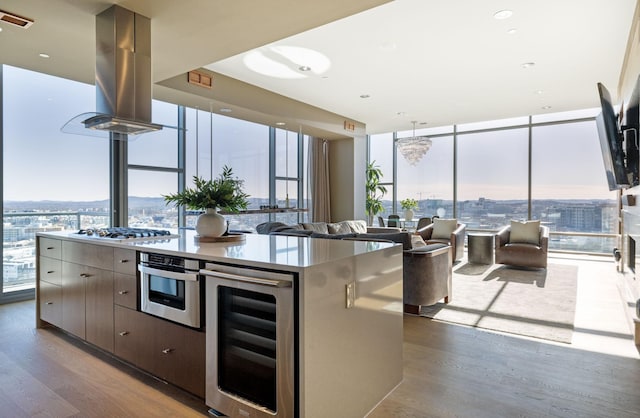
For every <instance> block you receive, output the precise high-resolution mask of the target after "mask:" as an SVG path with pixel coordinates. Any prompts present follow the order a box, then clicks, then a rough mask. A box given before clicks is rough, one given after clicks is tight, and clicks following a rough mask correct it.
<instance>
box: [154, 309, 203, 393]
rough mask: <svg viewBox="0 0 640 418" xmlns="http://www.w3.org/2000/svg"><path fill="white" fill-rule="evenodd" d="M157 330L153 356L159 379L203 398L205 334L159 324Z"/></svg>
mask: <svg viewBox="0 0 640 418" xmlns="http://www.w3.org/2000/svg"><path fill="white" fill-rule="evenodd" d="M160 321H161V322H159V323H158V326H157V328H156V332H157V335H156V345H155V353H154V355H155V356H156V357H157V358H158V363H157V369H156V371H155V373H156V374H157V375H158V377H160V378H162V379H164V380H166V381H167V382H171V383H173V384H174V385H176V386H179V387H181V388H183V389H185V390H186V391H188V392H191V393H193V394H194V395H197V396H200V397H201V398H204V396H205V369H206V365H205V357H206V356H205V352H206V350H205V345H206V342H205V333H204V332H198V331H195V330H192V329H189V328H185V327H183V326H180V325H176V324H173V323H171V322H167V321H162V320H160Z"/></svg>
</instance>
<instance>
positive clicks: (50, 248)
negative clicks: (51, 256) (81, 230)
mask: <svg viewBox="0 0 640 418" xmlns="http://www.w3.org/2000/svg"><path fill="white" fill-rule="evenodd" d="M55 248H56V247H47V250H53V249H55Z"/></svg>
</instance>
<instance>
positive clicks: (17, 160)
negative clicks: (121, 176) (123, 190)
mask: <svg viewBox="0 0 640 418" xmlns="http://www.w3.org/2000/svg"><path fill="white" fill-rule="evenodd" d="M0 86H1V90H0V91H1V96H2V133H1V135H2V136H1V138H2V146H3V153H2V169H3V183H2V196H3V200H2V205H3V211H2V213H3V220H2V232H3V257H2V259H3V270H2V279H1V284H2V286H1V289H2V293H1V294H0V299H4V300H10V299H13V298H17V297H19V296H25V295H32V294H33V287H34V282H35V233H36V232H39V231H61V230H69V231H77V230H78V229H80V228H86V227H93V226H108V223H109V213H108V209H109V141H108V140H104V139H100V138H95V137H85V136H81V135H73V134H66V133H62V132H61V131H60V129H61V127H62V126H63V125H64V124H65V123H66V122H67V121H69V120H70V119H71V118H73V117H74V116H76V115H78V114H80V113H83V112H87V111H91V110H93V109H95V89H94V87H93V86H90V85H88V84H83V83H78V82H74V81H70V80H66V79H62V78H58V77H53V76H49V75H45V74H40V73H36V72H33V71H27V70H23V69H19V68H15V67H11V66H7V65H3V66H2V67H0ZM70 98H73V100H70Z"/></svg>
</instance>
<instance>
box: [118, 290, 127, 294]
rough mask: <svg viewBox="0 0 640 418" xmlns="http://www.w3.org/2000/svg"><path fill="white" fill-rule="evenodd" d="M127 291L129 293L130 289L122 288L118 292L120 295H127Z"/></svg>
mask: <svg viewBox="0 0 640 418" xmlns="http://www.w3.org/2000/svg"><path fill="white" fill-rule="evenodd" d="M127 293H129V291H128V290H121V291H119V292H118V294H119V295H126V294H127Z"/></svg>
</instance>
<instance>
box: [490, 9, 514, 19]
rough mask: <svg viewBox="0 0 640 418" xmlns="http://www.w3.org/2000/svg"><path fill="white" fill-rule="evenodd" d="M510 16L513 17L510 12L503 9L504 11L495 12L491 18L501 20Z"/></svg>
mask: <svg viewBox="0 0 640 418" xmlns="http://www.w3.org/2000/svg"><path fill="white" fill-rule="evenodd" d="M511 15H513V12H512V11H511V10H506V9H505V10H499V11H497V12H495V13H494V14H493V17H494V18H496V19H500V20H502V19H508V18H510V17H511Z"/></svg>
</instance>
